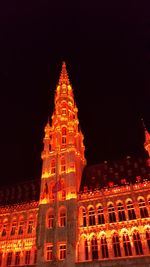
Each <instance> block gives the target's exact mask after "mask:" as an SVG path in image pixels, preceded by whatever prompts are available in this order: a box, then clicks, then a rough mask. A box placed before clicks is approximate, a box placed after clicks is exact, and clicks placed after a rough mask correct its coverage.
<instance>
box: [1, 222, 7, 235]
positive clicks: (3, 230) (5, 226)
mask: <svg viewBox="0 0 150 267" xmlns="http://www.w3.org/2000/svg"><path fill="white" fill-rule="evenodd" d="M7 225H8V220H7V219H5V220H4V221H3V228H2V237H3V236H6V234H7Z"/></svg>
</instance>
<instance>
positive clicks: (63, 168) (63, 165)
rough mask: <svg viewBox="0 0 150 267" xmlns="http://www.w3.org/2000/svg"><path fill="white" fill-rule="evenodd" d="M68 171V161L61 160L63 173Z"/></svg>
mask: <svg viewBox="0 0 150 267" xmlns="http://www.w3.org/2000/svg"><path fill="white" fill-rule="evenodd" d="M65 171H66V161H65V158H64V157H63V158H61V172H65Z"/></svg>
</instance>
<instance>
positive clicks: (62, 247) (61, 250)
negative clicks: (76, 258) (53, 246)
mask: <svg viewBox="0 0 150 267" xmlns="http://www.w3.org/2000/svg"><path fill="white" fill-rule="evenodd" d="M65 258H66V245H60V246H59V259H60V260H64V259H65Z"/></svg>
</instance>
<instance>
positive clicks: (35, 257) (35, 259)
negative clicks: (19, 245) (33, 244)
mask: <svg viewBox="0 0 150 267" xmlns="http://www.w3.org/2000/svg"><path fill="white" fill-rule="evenodd" d="M36 263H37V250H35V251H34V264H36Z"/></svg>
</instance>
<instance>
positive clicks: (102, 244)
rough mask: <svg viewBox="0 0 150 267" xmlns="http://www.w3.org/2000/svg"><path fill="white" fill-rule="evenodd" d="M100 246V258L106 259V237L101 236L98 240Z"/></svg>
mask: <svg viewBox="0 0 150 267" xmlns="http://www.w3.org/2000/svg"><path fill="white" fill-rule="evenodd" d="M100 246H101V252H102V258H103V259H104V258H108V245H107V240H106V236H105V235H102V236H101V239H100Z"/></svg>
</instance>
